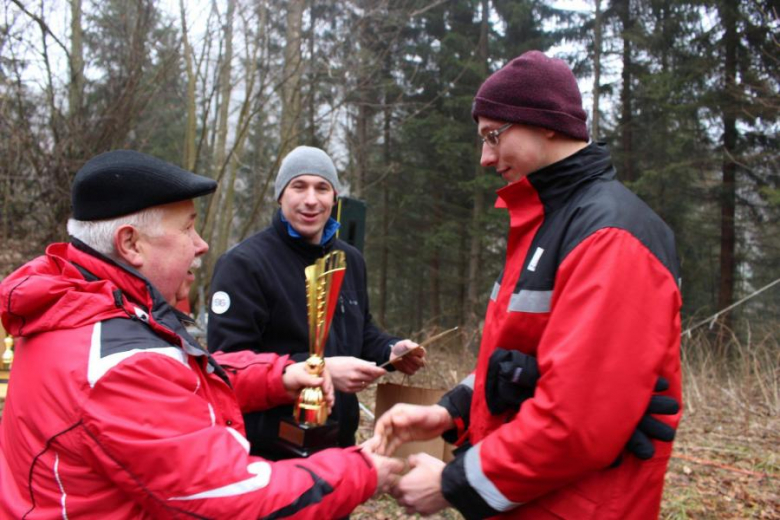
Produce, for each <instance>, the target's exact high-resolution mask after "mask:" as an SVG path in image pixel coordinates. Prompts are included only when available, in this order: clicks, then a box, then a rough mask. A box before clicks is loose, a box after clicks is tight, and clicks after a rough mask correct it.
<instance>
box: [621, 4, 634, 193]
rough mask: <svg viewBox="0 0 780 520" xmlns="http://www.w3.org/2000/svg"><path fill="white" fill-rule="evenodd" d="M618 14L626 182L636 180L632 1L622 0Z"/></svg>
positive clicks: (622, 141)
mask: <svg viewBox="0 0 780 520" xmlns="http://www.w3.org/2000/svg"><path fill="white" fill-rule="evenodd" d="M618 12H619V13H620V20H621V22H622V25H623V72H622V79H623V85H622V87H621V90H620V103H621V114H620V146H621V150H622V155H623V165H622V170H621V172H620V174H621V177H622V178H623V179H624V180H626V181H629V182H631V181H634V180H636V172H635V171H634V158H633V121H632V111H631V96H632V92H631V74H632V69H633V65H632V59H631V34H630V31H631V29H632V28H633V26H634V20H633V19H632V18H631V1H630V0H620V2H619V3H618Z"/></svg>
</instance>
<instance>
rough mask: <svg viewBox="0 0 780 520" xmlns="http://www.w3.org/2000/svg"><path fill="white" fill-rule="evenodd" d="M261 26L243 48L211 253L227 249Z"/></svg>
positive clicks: (246, 130) (253, 93)
mask: <svg viewBox="0 0 780 520" xmlns="http://www.w3.org/2000/svg"><path fill="white" fill-rule="evenodd" d="M264 15H265V9H262V11H261V22H262V21H263V19H264V18H265V16H264ZM245 21H246V20H245ZM248 25H249V23H248V22H247V23H245V31H244V32H245V34H249V32H250V31H249V27H248ZM258 26H259V27H260V29H258V30H256V31H255V40H254V41H253V42H252V43H251V49H250V44H249V43H247V48H246V60H245V61H246V64H247V65H246V67H247V68H246V71H245V73H244V77H245V78H246V86H245V89H244V90H245V96H244V102H243V103H242V105H241V113H240V114H239V116H238V125H237V127H236V133H237V135H236V143H235V145H234V146H233V153H232V154H231V159H230V173H229V175H228V179H227V184H226V186H225V201H224V210H223V211H222V213H223V218H222V225H221V228H220V231H219V234H218V236H217V243H216V246H217V247H216V251H215V252H214V256H219V255H221V254H222V253H224V252H225V251H227V248H228V244H229V239H230V230H231V229H232V227H233V202H234V199H235V182H236V174H237V173H238V168H239V164H240V159H241V158H242V157H243V155H244V147H245V145H246V139H247V136H248V135H249V125H250V123H251V121H250V119H251V115H252V113H253V110H252V106H253V100H254V99H255V83H256V80H257V63H258V59H259V55H260V47H261V40H262V37H261V34H262V31H263V28H264V27H265V25H264V24H262V23H261V24H259V25H258Z"/></svg>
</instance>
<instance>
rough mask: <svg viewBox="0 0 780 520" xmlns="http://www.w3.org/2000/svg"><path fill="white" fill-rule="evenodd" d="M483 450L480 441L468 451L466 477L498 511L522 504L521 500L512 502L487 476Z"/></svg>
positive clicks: (465, 462) (465, 464)
mask: <svg viewBox="0 0 780 520" xmlns="http://www.w3.org/2000/svg"><path fill="white" fill-rule="evenodd" d="M481 450H482V443H481V442H480V443H478V444H477V445H476V446H474V447H473V448H471V449H470V450H469V451H467V452H466V455H465V457H466V459H465V461H464V469H465V471H466V479H467V480H468V482H469V484H470V485H471V487H472V488H474V490H475V491H476V492H477V493H479V496H481V497H482V499H483V500H484V501H485V502H487V504H488V505H489V506H490V507H492V508H493V509H495V510H497V511H507V510H509V509H513V508H515V507H517V506H519V505H521V503H520V502H512V501H511V500H509V499H508V498H507V497H505V496H504V494H503V493H501V491H499V490H498V488H497V487H496V486H495V484H493V482H491V481H490V479H488V478H487V475H485V473H484V472H483V471H482V461H481V456H480V453H481Z"/></svg>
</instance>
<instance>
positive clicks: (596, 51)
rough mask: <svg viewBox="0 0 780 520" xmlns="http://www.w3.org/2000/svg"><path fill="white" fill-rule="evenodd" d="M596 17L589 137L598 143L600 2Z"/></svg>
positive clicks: (597, 0) (599, 117)
mask: <svg viewBox="0 0 780 520" xmlns="http://www.w3.org/2000/svg"><path fill="white" fill-rule="evenodd" d="M595 4H596V17H595V20H594V26H593V117H592V121H593V123H592V128H591V136H592V138H593V140H594V141H598V139H599V136H600V134H601V107H600V103H601V52H602V51H601V38H602V36H601V31H602V25H601V24H602V19H601V18H602V13H601V0H595Z"/></svg>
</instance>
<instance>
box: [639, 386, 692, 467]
mask: <svg viewBox="0 0 780 520" xmlns="http://www.w3.org/2000/svg"><path fill="white" fill-rule="evenodd" d="M668 389H669V381H667V380H666V379H665V378H663V377H659V378H658V381H656V383H655V388H653V392H655V393H659V392H665V391H666V390H668ZM679 411H680V403H678V402H677V400H676V399H675V398H674V397H669V396H666V395H654V396H652V397H651V398H650V404H649V405H648V406H647V410H645V415H644V416H642V419H640V421H639V425H638V426H637V427H636V430H634V433H632V434H631V438H630V439H628V444H626V449H627V450H628V451H630V452H631V453H633V454H634V455H636V456H637V457H638V458H640V459H642V460H647V459H650V458H652V457H653V455H655V447H654V446H653V443H652V441H651V440H650V438H653V439H658V440H659V441H664V442H672V441H673V440H674V434H675V429H674V428H672V427H671V426H669V425H668V424H665V423H662V422H661V421H659V420H658V419H656V418H655V417H653V415H652V414H656V415H674V414H676V413H677V412H679Z"/></svg>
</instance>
